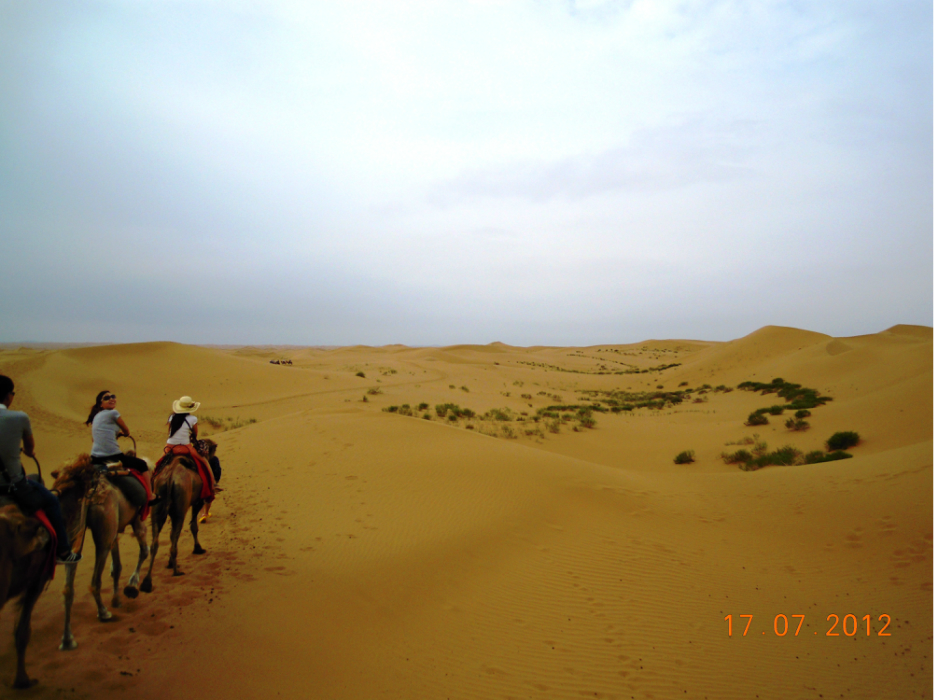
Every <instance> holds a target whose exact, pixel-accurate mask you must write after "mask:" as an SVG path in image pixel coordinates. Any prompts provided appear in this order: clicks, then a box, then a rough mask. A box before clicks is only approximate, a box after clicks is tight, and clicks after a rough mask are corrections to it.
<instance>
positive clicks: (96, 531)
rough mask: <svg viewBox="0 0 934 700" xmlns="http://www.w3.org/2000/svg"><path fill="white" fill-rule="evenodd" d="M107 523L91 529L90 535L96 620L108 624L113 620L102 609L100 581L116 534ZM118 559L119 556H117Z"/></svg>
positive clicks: (109, 613)
mask: <svg viewBox="0 0 934 700" xmlns="http://www.w3.org/2000/svg"><path fill="white" fill-rule="evenodd" d="M113 530H114V528H113V527H112V526H110V524H109V523H106V522H102V523H101V525H100V527H92V528H91V533H92V534H93V535H94V573H93V575H92V576H91V595H93V596H94V602H96V603H97V619H98V620H100V621H101V622H108V621H110V620H111V619H112V618H113V615H112V614H111V612H110V611H109V610H108V609H107V608H106V607H104V602H103V601H102V600H101V579H102V578H103V576H104V564H106V563H107V555H108V554H110V550H111V549H113V546H114V544H115V540H116V539H117V533H116V532H114V531H113ZM117 556H118V557H119V554H118V555H117Z"/></svg>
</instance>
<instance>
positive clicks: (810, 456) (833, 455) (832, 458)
mask: <svg viewBox="0 0 934 700" xmlns="http://www.w3.org/2000/svg"><path fill="white" fill-rule="evenodd" d="M852 457H853V455H851V454H850V453H849V452H843V451H842V450H837V451H836V452H830V453H828V454H824V453H823V452H821V451H820V450H815V451H814V452H808V453H807V455H805V457H804V463H805V464H819V463H821V462H836V461H837V460H838V459H851V458H852Z"/></svg>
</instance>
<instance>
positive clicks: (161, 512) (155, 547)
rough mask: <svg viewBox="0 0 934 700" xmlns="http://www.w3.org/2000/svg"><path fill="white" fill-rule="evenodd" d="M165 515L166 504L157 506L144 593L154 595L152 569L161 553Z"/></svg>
mask: <svg viewBox="0 0 934 700" xmlns="http://www.w3.org/2000/svg"><path fill="white" fill-rule="evenodd" d="M163 498H165V496H163ZM165 515H166V508H165V503H162V504H160V505H159V506H156V507H155V509H153V511H152V548H151V549H150V551H149V570H148V571H147V572H146V578H144V579H143V583H142V585H141V586H140V590H141V591H143V593H152V567H153V564H155V563H156V552H158V551H159V533H160V532H161V531H162V526H163V525H165Z"/></svg>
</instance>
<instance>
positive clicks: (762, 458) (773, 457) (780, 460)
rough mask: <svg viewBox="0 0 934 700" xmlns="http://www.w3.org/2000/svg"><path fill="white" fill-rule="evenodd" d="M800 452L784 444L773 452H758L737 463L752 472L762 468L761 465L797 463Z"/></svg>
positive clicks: (799, 459)
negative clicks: (746, 460)
mask: <svg viewBox="0 0 934 700" xmlns="http://www.w3.org/2000/svg"><path fill="white" fill-rule="evenodd" d="M801 457H802V455H801V452H800V450H796V449H795V448H794V447H792V446H791V445H785V446H784V447H779V448H778V449H777V450H775V451H774V452H767V453H764V454H760V455H758V456H756V457H754V458H753V459H751V460H750V461H748V462H742V463H740V465H739V468H740V469H742V470H743V471H747V472H752V471H756V470H757V469H762V467H769V466H783V467H787V466H791V465H793V464H797V463H799V462H800V461H801Z"/></svg>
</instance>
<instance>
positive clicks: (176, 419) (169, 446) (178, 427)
mask: <svg viewBox="0 0 934 700" xmlns="http://www.w3.org/2000/svg"><path fill="white" fill-rule="evenodd" d="M200 407H201V402H200V401H195V400H194V399H192V398H191V397H190V396H183V397H182V398H180V399H178V400H177V401H173V402H172V415H171V416H169V419H168V420H167V421H166V425H168V426H169V439H168V440H166V441H165V457H164V458H163V459H166V460H167V459H170V458H171V457H172V456H173V455H187V456H188V457H191V459H193V460H195V462H196V463H198V464H201V465H202V466H203V467H204V468H203V469H200V470H199V472H200V473H201V477H202V479H204V480H205V482H206V483H205V485H206V486H208V487H209V488H210V496H209V497H208V498H205V501H207V503H208V504H210V502H211V501H213V500H214V493H215V491H216V489H217V486H216V484H215V483H214V474H213V472H212V471H211V465H210V464H208V461H207V460H206V459H205V458H204V457H203V456H202V455H200V454H198V451H197V450H196V449H195V448H194V447H193V446H192V444H191V443H193V442H194V441H195V440H196V439H197V438H198V417H197V416H193V415H191V414H192V413H194V412H195V411H197V410H198V409H199V408H200Z"/></svg>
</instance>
